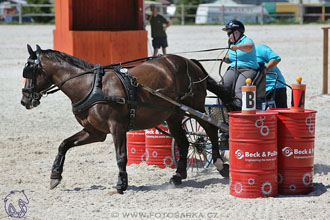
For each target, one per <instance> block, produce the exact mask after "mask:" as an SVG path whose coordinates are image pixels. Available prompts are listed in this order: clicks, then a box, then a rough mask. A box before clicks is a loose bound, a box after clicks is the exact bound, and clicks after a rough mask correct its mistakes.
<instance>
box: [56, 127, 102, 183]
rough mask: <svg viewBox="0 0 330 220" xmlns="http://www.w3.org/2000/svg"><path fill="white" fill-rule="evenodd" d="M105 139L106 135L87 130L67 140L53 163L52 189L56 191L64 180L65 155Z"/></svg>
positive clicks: (60, 147) (59, 148) (62, 144)
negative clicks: (69, 151) (76, 147)
mask: <svg viewBox="0 0 330 220" xmlns="http://www.w3.org/2000/svg"><path fill="white" fill-rule="evenodd" d="M105 138H106V134H104V133H101V132H98V131H95V132H87V131H86V130H81V131H80V132H78V133H76V134H74V135H73V136H71V137H69V138H67V139H65V140H64V141H63V142H62V143H61V144H60V146H59V147H58V154H57V156H56V158H55V161H54V163H53V167H52V173H51V176H50V179H51V182H50V189H54V188H55V187H56V186H57V185H58V184H60V182H61V180H62V172H63V165H64V159H65V154H66V152H67V151H68V150H69V149H70V148H72V147H75V146H80V145H84V144H89V143H94V142H100V141H104V140H105Z"/></svg>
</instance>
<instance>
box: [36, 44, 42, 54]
mask: <svg viewBox="0 0 330 220" xmlns="http://www.w3.org/2000/svg"><path fill="white" fill-rule="evenodd" d="M36 48H37V53H39V54H40V51H41V48H40V46H39V45H38V44H37V45H36Z"/></svg>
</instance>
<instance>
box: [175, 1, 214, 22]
mask: <svg viewBox="0 0 330 220" xmlns="http://www.w3.org/2000/svg"><path fill="white" fill-rule="evenodd" d="M206 2H209V1H206V0H179V1H177V2H176V3H175V4H176V5H178V6H180V5H185V6H188V7H185V9H184V14H185V15H196V11H197V6H198V5H199V4H203V3H206ZM189 6H196V7H189ZM176 13H177V15H180V14H181V10H177V12H176ZM179 20H180V21H181V17H180V16H179ZM185 21H187V22H195V18H194V17H186V18H185Z"/></svg>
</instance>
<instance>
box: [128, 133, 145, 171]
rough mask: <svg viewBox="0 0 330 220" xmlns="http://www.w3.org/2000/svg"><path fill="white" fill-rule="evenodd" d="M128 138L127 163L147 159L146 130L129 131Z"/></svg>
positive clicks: (137, 162)
mask: <svg viewBox="0 0 330 220" xmlns="http://www.w3.org/2000/svg"><path fill="white" fill-rule="evenodd" d="M126 138H127V165H128V166H129V165H131V164H134V163H135V164H139V163H141V162H142V161H146V152H145V151H146V146H145V131H143V130H142V131H129V132H127V133H126Z"/></svg>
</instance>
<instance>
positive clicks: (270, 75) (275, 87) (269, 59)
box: [255, 44, 288, 108]
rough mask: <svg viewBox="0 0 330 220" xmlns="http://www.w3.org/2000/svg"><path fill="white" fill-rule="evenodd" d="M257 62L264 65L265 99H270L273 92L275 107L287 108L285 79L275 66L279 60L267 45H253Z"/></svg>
mask: <svg viewBox="0 0 330 220" xmlns="http://www.w3.org/2000/svg"><path fill="white" fill-rule="evenodd" d="M255 47H256V51H257V61H258V63H264V64H265V67H266V94H267V93H268V95H267V97H266V99H267V100H270V99H271V98H272V97H273V95H274V93H275V100H274V101H275V104H276V108H287V107H288V105H287V94H286V84H285V79H284V77H283V75H282V73H281V71H280V70H279V68H278V67H277V64H278V63H279V62H280V61H281V58H280V56H279V55H277V54H276V53H275V52H274V51H273V50H272V49H271V48H270V47H268V46H267V45H262V44H261V45H255Z"/></svg>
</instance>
